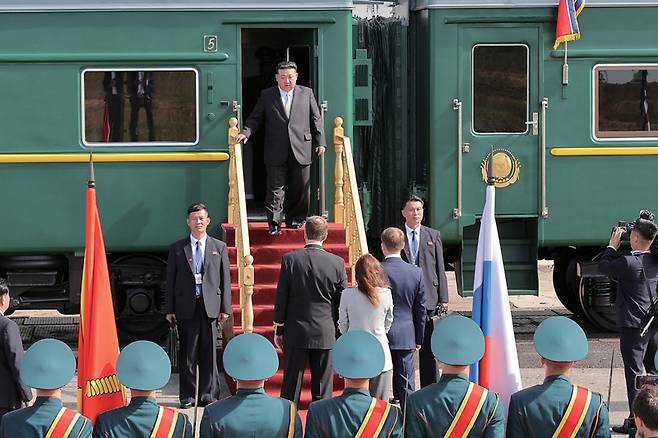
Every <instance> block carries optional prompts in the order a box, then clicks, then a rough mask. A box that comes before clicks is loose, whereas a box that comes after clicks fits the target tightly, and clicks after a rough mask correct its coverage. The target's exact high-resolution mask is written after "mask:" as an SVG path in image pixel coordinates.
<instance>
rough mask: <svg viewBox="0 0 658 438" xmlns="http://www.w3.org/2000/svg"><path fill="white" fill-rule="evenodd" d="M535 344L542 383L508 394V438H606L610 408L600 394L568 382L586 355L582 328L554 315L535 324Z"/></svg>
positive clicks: (585, 341)
mask: <svg viewBox="0 0 658 438" xmlns="http://www.w3.org/2000/svg"><path fill="white" fill-rule="evenodd" d="M534 344H535V350H536V351H537V353H538V354H539V356H541V363H542V365H543V367H544V374H545V378H544V383H542V384H541V385H536V386H532V387H530V388H526V389H524V390H521V391H519V392H517V393H516V394H513V395H512V398H511V399H510V405H509V414H508V418H507V436H508V437H514V438H516V437H521V436H533V437H552V436H575V437H583V438H585V437H609V436H610V426H609V424H608V408H607V407H606V406H605V404H604V403H603V400H602V398H601V395H599V394H597V393H594V392H591V391H590V390H588V389H587V388H584V387H581V386H577V385H574V384H573V383H572V382H571V380H570V378H569V377H570V375H571V370H572V369H573V367H574V366H575V363H576V362H577V361H579V360H581V359H583V358H584V357H585V356H587V351H588V345H587V337H586V336H585V332H583V329H582V328H580V326H579V325H578V324H576V323H575V322H574V321H572V320H570V319H569V318H565V317H564V316H554V317H552V318H548V319H545V320H544V321H542V323H541V324H539V327H537V330H536V331H535V335H534Z"/></svg>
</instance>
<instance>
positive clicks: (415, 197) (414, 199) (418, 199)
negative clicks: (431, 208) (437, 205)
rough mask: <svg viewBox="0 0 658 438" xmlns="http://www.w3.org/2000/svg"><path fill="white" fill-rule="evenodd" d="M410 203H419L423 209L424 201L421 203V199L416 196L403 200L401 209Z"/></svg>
mask: <svg viewBox="0 0 658 438" xmlns="http://www.w3.org/2000/svg"><path fill="white" fill-rule="evenodd" d="M410 202H420V204H421V205H422V206H423V207H425V201H423V198H421V197H420V196H416V195H409V196H407V197H406V198H405V199H404V202H403V203H402V209H404V207H406V206H407V204H408V203H410Z"/></svg>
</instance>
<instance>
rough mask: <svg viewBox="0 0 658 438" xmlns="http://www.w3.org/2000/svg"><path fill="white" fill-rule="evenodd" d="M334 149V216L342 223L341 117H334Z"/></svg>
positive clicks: (343, 203) (338, 222)
mask: <svg viewBox="0 0 658 438" xmlns="http://www.w3.org/2000/svg"><path fill="white" fill-rule="evenodd" d="M334 123H335V126H336V127H335V128H334V149H335V150H336V164H335V165H334V180H335V184H336V193H335V195H334V216H335V220H336V223H337V224H342V223H344V218H345V201H344V197H343V185H344V176H343V175H344V171H343V137H344V136H345V130H344V129H343V119H342V118H341V117H336V118H335V119H334Z"/></svg>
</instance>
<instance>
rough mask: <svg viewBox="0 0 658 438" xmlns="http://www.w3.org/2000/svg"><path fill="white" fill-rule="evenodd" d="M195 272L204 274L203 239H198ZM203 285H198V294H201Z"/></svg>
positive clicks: (198, 295)
mask: <svg viewBox="0 0 658 438" xmlns="http://www.w3.org/2000/svg"><path fill="white" fill-rule="evenodd" d="M194 273H195V274H201V275H203V253H202V252H201V241H200V240H197V241H196V249H195V250H194ZM201 288H202V285H200V284H197V285H196V296H197V298H198V297H200V296H201V293H202V289H201Z"/></svg>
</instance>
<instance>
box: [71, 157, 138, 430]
mask: <svg viewBox="0 0 658 438" xmlns="http://www.w3.org/2000/svg"><path fill="white" fill-rule="evenodd" d="M89 165H90V177H89V185H88V188H87V214H86V216H87V219H86V225H85V230H86V233H85V261H84V267H83V270H82V292H81V294H80V325H79V331H78V411H79V412H80V413H81V414H82V415H84V416H85V417H87V418H89V419H91V421H92V422H94V421H96V417H97V416H98V415H99V414H101V413H103V412H105V411H108V410H110V409H115V408H119V407H122V406H125V404H126V402H125V393H124V389H123V386H122V385H121V384H120V383H119V380H118V379H117V376H116V362H117V358H118V357H119V341H118V338H117V330H116V325H115V322H114V307H113V306H112V292H111V290H110V276H109V273H108V269H107V259H106V258H105V243H104V242H103V231H102V229H101V221H100V217H99V216H98V208H97V207H96V189H95V183H94V176H93V175H94V170H93V169H94V168H93V163H92V162H91V159H90V162H89Z"/></svg>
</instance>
